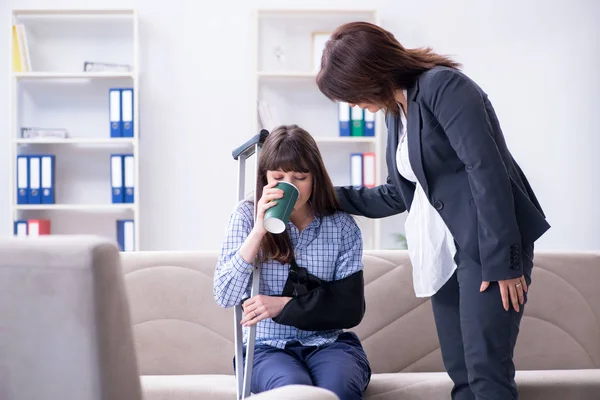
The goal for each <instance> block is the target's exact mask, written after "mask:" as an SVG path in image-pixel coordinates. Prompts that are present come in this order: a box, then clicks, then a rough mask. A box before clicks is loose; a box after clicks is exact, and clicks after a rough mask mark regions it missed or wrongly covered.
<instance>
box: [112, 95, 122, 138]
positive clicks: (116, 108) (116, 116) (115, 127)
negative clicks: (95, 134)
mask: <svg viewBox="0 0 600 400" xmlns="http://www.w3.org/2000/svg"><path fill="white" fill-rule="evenodd" d="M108 113H109V120H110V137H121V136H123V134H122V130H123V126H122V125H123V123H122V120H121V89H109V91H108Z"/></svg>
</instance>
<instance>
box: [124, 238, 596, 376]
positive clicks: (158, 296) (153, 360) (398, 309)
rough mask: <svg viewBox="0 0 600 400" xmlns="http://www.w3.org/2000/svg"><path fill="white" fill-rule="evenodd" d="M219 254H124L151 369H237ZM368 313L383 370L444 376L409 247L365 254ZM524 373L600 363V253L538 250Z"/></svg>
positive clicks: (141, 351)
mask: <svg viewBox="0 0 600 400" xmlns="http://www.w3.org/2000/svg"><path fill="white" fill-rule="evenodd" d="M217 257H218V253H217V252H216V251H210V252H187V253H186V252H137V253H124V254H123V255H122V262H123V268H124V271H125V274H126V275H125V276H126V283H127V287H128V292H129V297H130V306H131V312H132V318H133V324H134V327H133V329H134V335H135V340H136V348H137V351H138V359H139V364H140V369H141V371H142V374H147V375H154V374H182V375H184V374H203V373H212V374H215V373H217V374H231V373H232V356H233V321H232V320H233V316H232V310H231V309H228V310H224V309H222V308H219V307H218V306H217V305H216V303H215V301H214V299H213V295H212V293H213V288H212V284H213V274H214V267H215V265H216V262H217ZM363 260H364V264H365V283H366V289H365V294H366V301H367V312H366V315H365V317H364V319H363V321H362V322H361V324H360V325H359V326H357V327H356V328H355V329H353V330H354V331H355V332H356V333H357V334H358V335H359V337H360V338H361V340H362V341H363V345H364V347H365V351H366V353H367V356H368V357H369V361H370V362H371V366H372V369H373V371H374V372H376V373H389V372H400V371H402V372H443V371H444V368H443V364H442V359H441V353H440V350H439V343H438V339H437V334H436V329H435V323H434V320H433V314H432V311H431V303H430V301H429V300H428V299H419V298H416V297H415V296H414V291H413V288H412V270H411V265H410V260H409V258H408V253H407V252H406V251H398V250H387V251H365V252H364V257H363ZM534 263H535V268H534V272H533V284H532V286H531V288H530V292H529V302H528V304H527V306H526V307H525V316H524V318H523V321H522V324H521V334H520V335H519V340H518V342H517V347H516V349H515V363H516V366H517V369H519V370H546V369H548V370H550V369H586V368H600V323H599V321H600V291H599V290H597V288H596V285H597V282H600V254H598V253H583V252H578V253H566V252H548V251H537V252H536V254H535V260H534Z"/></svg>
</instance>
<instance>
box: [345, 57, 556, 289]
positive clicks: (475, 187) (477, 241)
mask: <svg viewBox="0 0 600 400" xmlns="http://www.w3.org/2000/svg"><path fill="white" fill-rule="evenodd" d="M407 93H408V96H407V102H408V116H407V121H408V127H407V135H408V144H409V148H408V153H409V159H410V163H411V166H412V168H413V170H414V172H415V175H416V176H417V179H418V180H419V183H420V184H421V186H422V187H423V189H424V191H425V193H426V194H427V197H428V198H429V201H430V202H431V204H432V205H433V206H434V207H435V209H436V210H438V212H439V213H440V215H441V217H442V219H443V220H444V222H445V223H446V225H447V226H448V229H449V230H450V232H451V233H452V235H453V236H454V239H455V241H456V242H457V244H458V246H459V247H460V248H461V249H463V250H464V251H465V252H466V253H467V254H468V255H469V256H470V257H471V258H472V259H473V260H475V261H477V262H478V263H479V264H480V265H481V266H482V269H483V280H486V281H498V280H504V279H511V278H516V277H519V276H521V275H522V274H523V270H522V268H523V262H522V258H521V257H522V249H523V248H525V247H528V246H530V245H532V244H533V243H534V242H535V241H536V240H537V239H538V238H539V237H540V236H541V235H542V234H543V233H544V232H545V231H546V230H548V229H549V228H550V225H549V224H548V222H546V218H545V215H544V213H543V211H542V208H541V207H540V204H539V203H538V201H537V199H536V197H535V194H534V193H533V190H532V189H531V187H530V185H529V183H528V182H527V179H526V177H525V175H524V174H523V171H521V169H520V167H519V166H518V165H517V163H516V161H515V160H514V159H513V157H512V155H511V154H510V152H509V150H508V148H507V146H506V142H505V140H504V137H503V134H502V131H501V129H500V124H499V122H498V119H497V118H496V114H495V112H494V109H493V107H492V104H491V103H490V101H489V100H488V98H487V95H486V94H485V93H484V92H483V90H481V88H480V87H479V86H477V84H476V83H475V82H473V81H472V80H471V79H469V78H468V77H467V76H466V75H464V74H463V73H462V72H460V71H458V70H455V69H452V68H446V67H435V68H433V69H431V70H429V71H427V72H424V73H423V74H421V75H420V76H419V78H418V80H417V82H416V84H415V85H414V86H413V87H410V88H408V89H407ZM398 123H399V119H398V117H396V116H395V115H393V114H392V113H388V114H387V115H386V125H387V128H388V141H387V151H386V163H387V168H388V179H387V184H384V185H381V186H378V187H375V188H372V189H368V188H358V189H356V188H353V187H337V188H336V191H337V195H338V198H339V200H340V203H341V208H342V209H343V210H344V211H346V212H348V213H350V214H354V215H364V216H367V217H370V218H382V217H387V216H390V215H394V214H398V213H401V212H403V211H406V210H407V209H408V210H410V205H411V203H412V199H413V195H414V190H415V185H414V184H412V183H411V182H409V181H407V180H406V179H404V178H403V177H402V176H401V175H400V174H399V173H398V168H397V165H396V149H397V146H398Z"/></svg>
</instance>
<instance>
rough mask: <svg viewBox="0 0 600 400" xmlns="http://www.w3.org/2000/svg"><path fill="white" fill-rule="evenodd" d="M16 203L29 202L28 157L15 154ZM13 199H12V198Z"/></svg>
mask: <svg viewBox="0 0 600 400" xmlns="http://www.w3.org/2000/svg"><path fill="white" fill-rule="evenodd" d="M16 179H17V204H27V203H29V157H27V156H24V155H19V156H17V177H16ZM13 201H14V200H13Z"/></svg>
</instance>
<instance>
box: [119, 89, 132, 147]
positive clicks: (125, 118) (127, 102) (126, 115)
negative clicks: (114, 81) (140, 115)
mask: <svg viewBox="0 0 600 400" xmlns="http://www.w3.org/2000/svg"><path fill="white" fill-rule="evenodd" d="M121 121H122V127H123V128H122V129H123V130H122V131H121V136H123V137H133V89H132V88H125V89H121Z"/></svg>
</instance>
